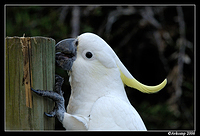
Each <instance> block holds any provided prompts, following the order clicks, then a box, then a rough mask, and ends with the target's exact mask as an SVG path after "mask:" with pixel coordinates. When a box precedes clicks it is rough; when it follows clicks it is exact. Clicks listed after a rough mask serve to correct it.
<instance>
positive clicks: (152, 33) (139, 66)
mask: <svg viewBox="0 0 200 136" xmlns="http://www.w3.org/2000/svg"><path fill="white" fill-rule="evenodd" d="M194 9H195V6H194V5H190V6H135V5H126V6H120V5H119V6H94V5H89V6H72V5H68V6H67V5H66V6H31V5H30V6H15V5H13V6H10V5H7V6H5V10H6V36H11V37H12V36H23V35H24V34H25V36H26V37H33V36H43V37H51V38H53V39H55V40H56V42H58V41H60V40H62V39H66V38H70V37H76V36H78V35H80V34H82V33H84V32H92V33H95V34H97V35H99V36H100V37H102V38H103V39H104V40H105V41H106V42H107V43H108V44H109V45H110V46H111V47H112V48H113V50H114V51H115V52H116V54H117V55H118V57H119V58H120V59H121V61H122V62H123V64H124V65H125V66H126V67H127V69H128V70H129V71H130V72H131V73H132V75H133V76H134V77H135V78H136V79H137V80H139V81H140V82H142V83H144V84H146V85H157V84H159V83H161V82H162V81H163V80H164V79H165V78H166V77H167V79H168V84H167V85H166V87H165V88H164V89H162V90H161V91H160V92H158V93H156V94H144V93H141V92H139V91H137V90H135V89H132V88H129V87H126V91H127V95H128V98H129V100H130V102H131V104H132V105H133V106H134V107H135V109H136V110H137V111H138V112H139V114H140V115H141V117H142V119H143V121H144V123H145V125H146V127H147V129H148V130H160V129H161V130H165V129H166V130H169V129H192V130H193V129H194V109H195V107H194V104H195V101H194V19H195V18H194ZM56 73H57V74H60V75H62V76H64V77H65V82H64V85H63V91H64V93H65V97H66V105H67V102H68V99H69V96H70V86H69V83H68V76H67V72H65V71H62V70H60V69H58V68H56ZM47 112H48V111H47ZM56 129H64V128H63V127H62V125H61V123H59V122H58V121H57V119H56Z"/></svg>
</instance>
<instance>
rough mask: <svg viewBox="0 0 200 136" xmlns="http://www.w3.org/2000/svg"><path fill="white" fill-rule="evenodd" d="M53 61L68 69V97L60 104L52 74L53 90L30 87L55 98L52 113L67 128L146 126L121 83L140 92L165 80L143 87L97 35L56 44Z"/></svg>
mask: <svg viewBox="0 0 200 136" xmlns="http://www.w3.org/2000/svg"><path fill="white" fill-rule="evenodd" d="M56 50H57V51H61V52H58V53H56V63H57V64H58V65H59V66H60V67H61V68H63V69H64V70H67V71H69V76H70V78H69V82H70V85H71V96H70V99H69V102H68V106H67V112H66V110H65V106H64V98H63V93H62V91H61V85H62V82H63V79H62V78H61V77H59V76H56V80H57V83H56V85H55V91H56V92H52V91H42V90H34V89H32V91H34V92H35V93H37V94H39V95H41V96H45V97H49V98H51V99H52V100H54V101H55V103H56V104H55V107H54V110H53V111H51V112H50V113H48V114H46V115H47V116H48V117H53V116H56V117H57V118H58V120H59V121H60V122H61V123H62V124H63V126H64V127H65V128H66V129H67V130H139V131H146V127H145V125H144V123H143V121H142V119H141V117H140V116H139V114H138V112H137V111H136V110H135V108H134V107H133V106H132V105H131V103H130V102H129V100H128V98H127V95H126V92H125V89H124V85H127V86H129V87H132V88H135V89H137V90H140V91H141V92H144V93H155V92H158V91H159V90H161V89H162V88H163V87H164V86H165V85H166V83H167V80H166V79H165V80H164V81H163V82H162V83H161V84H159V85H157V86H147V85H144V84H142V83H140V82H139V81H137V80H136V79H135V78H134V77H133V76H132V75H131V74H130V73H129V71H128V70H127V69H126V67H125V66H124V65H123V64H122V62H121V61H120V60H119V58H118V57H117V55H116V54H115V52H114V51H113V50H112V48H111V47H110V46H109V45H108V44H107V43H106V42H105V41H104V40H103V39H102V38H100V37H99V36H97V35H95V34H92V33H84V34H82V35H80V36H78V37H77V38H76V39H73V38H71V39H65V40H62V41H60V42H59V43H57V45H56Z"/></svg>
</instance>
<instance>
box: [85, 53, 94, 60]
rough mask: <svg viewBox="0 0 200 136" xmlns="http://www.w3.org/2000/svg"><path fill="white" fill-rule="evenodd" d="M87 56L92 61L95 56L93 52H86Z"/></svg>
mask: <svg viewBox="0 0 200 136" xmlns="http://www.w3.org/2000/svg"><path fill="white" fill-rule="evenodd" d="M85 56H86V57H87V58H88V59H90V58H92V56H93V54H92V53H91V52H86V54H85Z"/></svg>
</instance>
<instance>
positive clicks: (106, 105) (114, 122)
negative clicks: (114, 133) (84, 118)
mask: <svg viewBox="0 0 200 136" xmlns="http://www.w3.org/2000/svg"><path fill="white" fill-rule="evenodd" d="M89 116H90V119H89V126H88V128H89V130H140V131H146V127H145V125H144V123H143V121H142V119H141V117H140V116H139V114H138V113H137V111H136V110H135V109H134V107H133V106H132V105H131V104H129V103H127V102H125V101H123V100H121V99H119V98H117V97H113V96H103V97H101V98H99V99H98V100H97V101H96V102H95V103H94V105H93V107H92V110H91V113H90V115H89Z"/></svg>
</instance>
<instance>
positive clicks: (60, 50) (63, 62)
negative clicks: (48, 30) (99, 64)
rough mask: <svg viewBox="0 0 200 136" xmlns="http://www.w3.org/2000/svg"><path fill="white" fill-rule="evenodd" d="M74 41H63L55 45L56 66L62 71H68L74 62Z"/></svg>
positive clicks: (72, 39) (75, 48)
mask: <svg viewBox="0 0 200 136" xmlns="http://www.w3.org/2000/svg"><path fill="white" fill-rule="evenodd" d="M75 42H76V39H74V38H70V39H64V40H62V41H60V42H58V43H57V44H56V45H55V50H56V52H57V53H56V65H57V66H60V67H61V68H63V69H64V70H67V71H70V70H71V68H72V65H73V62H74V61H75V60H76V50H77V47H76V45H75Z"/></svg>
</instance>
